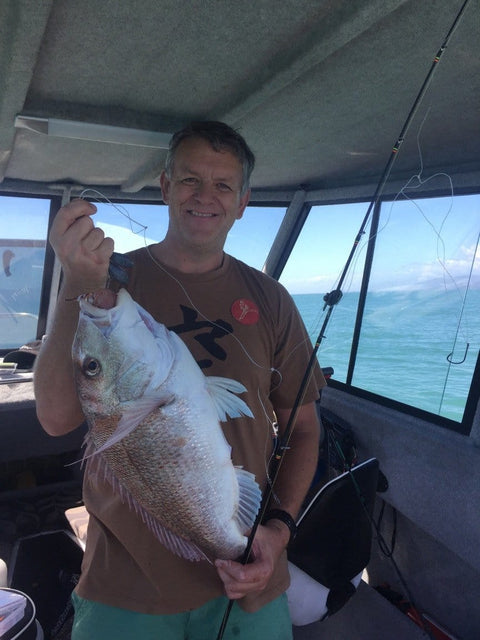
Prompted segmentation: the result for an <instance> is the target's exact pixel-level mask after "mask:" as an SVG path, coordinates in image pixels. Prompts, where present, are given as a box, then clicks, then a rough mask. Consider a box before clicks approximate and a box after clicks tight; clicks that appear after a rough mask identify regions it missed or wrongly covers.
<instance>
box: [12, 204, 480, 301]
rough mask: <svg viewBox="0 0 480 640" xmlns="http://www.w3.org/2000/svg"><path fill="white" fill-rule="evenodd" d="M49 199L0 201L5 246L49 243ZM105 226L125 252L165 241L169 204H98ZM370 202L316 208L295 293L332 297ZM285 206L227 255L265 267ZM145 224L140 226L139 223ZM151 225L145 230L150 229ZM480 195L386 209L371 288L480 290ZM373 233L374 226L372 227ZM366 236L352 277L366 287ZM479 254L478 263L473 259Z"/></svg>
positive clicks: (288, 273)
mask: <svg viewBox="0 0 480 640" xmlns="http://www.w3.org/2000/svg"><path fill="white" fill-rule="evenodd" d="M48 206H49V201H48V200H36V199H31V198H26V199H23V198H14V197H6V198H4V197H2V198H0V242H1V243H2V244H3V245H6V244H8V241H7V242H5V240H8V239H11V238H17V239H18V238H27V239H44V238H45V236H46V226H47V221H48ZM99 209H100V212H99V213H98V214H97V216H96V219H97V222H98V226H101V227H102V228H103V229H104V231H105V232H106V233H107V234H108V235H110V236H111V237H113V238H114V240H115V250H116V251H119V252H123V251H127V250H129V249H132V248H136V247H140V246H144V245H145V244H146V243H147V244H148V243H150V242H155V241H157V240H159V239H161V238H162V237H163V236H164V234H165V231H166V228H167V211H166V207H165V206H162V205H151V206H150V205H149V206H142V205H135V204H130V203H128V204H125V205H123V206H121V205H120V206H118V205H111V204H108V203H104V204H100V205H99ZM367 209H368V203H355V204H349V205H329V206H317V207H314V208H313V209H312V212H311V213H310V216H309V218H308V220H307V222H306V224H305V226H304V228H303V230H302V234H301V236H300V241H299V243H297V246H296V248H295V249H294V252H293V254H292V257H291V259H290V261H289V263H288V264H287V266H286V268H285V270H284V272H283V274H282V276H281V279H280V280H281V282H282V283H283V284H284V285H285V286H286V287H287V288H288V289H289V291H290V292H291V293H325V292H326V291H330V290H331V289H332V288H334V286H335V284H336V282H337V280H338V278H339V276H340V274H341V273H342V270H343V268H344V265H345V263H346V260H347V257H348V255H349V254H350V251H351V249H352V246H353V243H354V240H355V238H356V236H357V233H358V231H359V228H360V225H361V223H362V221H363V219H364V217H365V214H366V212H367ZM284 213H285V208H269V207H267V208H264V207H249V208H248V209H247V210H246V212H245V214H244V217H243V218H242V219H241V220H240V221H238V222H237V223H236V224H235V225H234V227H233V229H232V231H231V232H230V235H229V238H228V240H227V245H226V251H227V252H228V253H231V254H233V255H235V256H236V257H238V258H240V259H242V260H244V261H245V262H247V263H248V264H251V265H252V266H254V267H256V268H258V269H261V268H262V267H263V264H264V262H265V259H266V257H267V255H268V251H269V249H270V246H271V244H272V242H273V239H274V237H275V234H276V232H277V230H278V228H279V226H280V223H281V220H282V217H283V215H284ZM138 223H140V224H138ZM144 227H146V229H144ZM479 227H480V196H478V195H473V196H455V197H453V198H435V199H432V200H429V201H427V200H419V201H416V202H414V203H413V202H409V201H403V202H400V201H397V202H395V203H393V204H387V205H385V206H384V212H383V214H382V218H381V221H380V225H379V231H378V236H377V248H376V258H375V261H374V265H373V270H372V282H371V284H372V288H373V289H376V290H380V291H381V290H392V289H394V290H402V289H415V288H428V287H437V286H438V287H440V286H445V283H447V285H448V286H450V285H451V286H454V285H458V284H462V283H465V282H466V281H467V279H468V278H470V283H471V285H472V286H474V287H475V288H480V253H479V250H478V238H479V232H480V228H479ZM367 231H368V227H367ZM365 253H366V235H364V236H363V237H362V240H361V241H360V243H359V245H358V247H357V249H356V251H355V254H354V259H353V261H352V264H351V268H350V270H349V272H348V274H347V277H346V279H345V288H346V289H347V290H351V291H355V290H358V288H359V286H360V277H361V272H362V266H363V260H364V258H365ZM474 256H475V259H474Z"/></svg>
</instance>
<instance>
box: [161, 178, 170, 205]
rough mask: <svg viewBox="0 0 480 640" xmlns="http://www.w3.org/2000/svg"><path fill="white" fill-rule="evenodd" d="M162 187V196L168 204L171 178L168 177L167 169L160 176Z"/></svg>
mask: <svg viewBox="0 0 480 640" xmlns="http://www.w3.org/2000/svg"><path fill="white" fill-rule="evenodd" d="M160 187H161V189H162V197H163V201H164V202H165V204H168V196H169V193H170V179H169V178H168V177H167V174H166V173H165V171H162V174H161V176H160Z"/></svg>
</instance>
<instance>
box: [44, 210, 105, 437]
mask: <svg viewBox="0 0 480 640" xmlns="http://www.w3.org/2000/svg"><path fill="white" fill-rule="evenodd" d="M95 212H96V207H95V206H94V205H92V204H90V203H88V202H86V201H84V200H74V201H72V202H71V203H69V204H68V205H66V206H64V207H62V208H61V209H60V210H59V212H58V213H57V215H56V217H55V220H54V222H53V225H52V229H51V232H50V238H49V239H50V243H51V244H52V246H53V248H54V250H55V253H56V255H57V258H58V259H59V261H60V263H61V264H62V268H63V284H62V287H61V290H60V293H59V297H58V302H57V306H56V309H55V316H54V320H53V323H52V327H51V330H50V332H49V334H48V336H47V338H46V341H45V342H44V344H43V345H42V348H41V350H40V353H39V355H38V356H37V359H36V360H37V361H36V364H35V375H34V389H35V401H36V408H37V416H38V419H39V421H40V423H41V425H42V426H43V428H44V429H45V431H47V433H49V434H51V435H62V434H64V433H67V432H69V431H72V430H73V429H75V428H76V427H77V426H78V425H79V424H81V423H82V422H83V419H84V417H83V413H82V410H81V407H80V404H79V402H78V397H77V393H76V390H75V384H74V379H73V367H72V355H71V349H72V342H73V337H74V335H75V330H76V327H77V321H78V303H77V302H76V299H77V297H78V296H79V295H81V294H82V293H88V292H89V291H94V290H96V289H98V288H101V287H103V286H105V282H106V278H107V273H108V265H109V259H110V256H111V254H112V251H113V240H112V239H111V238H105V236H104V233H103V231H102V230H101V229H97V228H96V227H95V226H94V224H93V222H92V220H91V216H92V215H93V214H94V213H95Z"/></svg>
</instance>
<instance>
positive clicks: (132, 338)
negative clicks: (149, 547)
mask: <svg viewBox="0 0 480 640" xmlns="http://www.w3.org/2000/svg"><path fill="white" fill-rule="evenodd" d="M79 304H80V316H79V321H78V326H77V331H76V334H75V338H74V342H73V347H72V356H73V362H74V372H75V382H76V386H77V392H78V397H79V400H80V403H81V405H82V409H83V411H84V414H85V417H86V419H87V422H88V426H89V430H88V433H87V437H86V451H85V458H86V459H88V467H87V473H101V474H102V476H104V477H105V478H106V479H107V480H108V481H109V482H110V483H111V485H112V486H113V488H114V489H115V490H116V491H118V492H119V494H120V496H121V498H122V500H123V501H124V502H126V503H127V504H128V505H129V507H130V508H132V509H134V510H135V511H136V512H137V513H138V514H139V515H140V516H141V518H142V519H143V520H144V522H145V523H146V525H147V526H148V527H149V528H150V529H151V531H152V532H153V533H154V534H155V535H156V536H157V538H158V539H159V540H160V542H161V543H162V544H163V545H165V547H167V548H168V549H169V550H170V551H172V552H173V553H176V554H177V555H180V556H182V557H184V558H186V559H188V560H201V559H207V560H210V561H212V560H213V559H215V558H222V559H235V558H238V557H239V556H240V555H241V554H242V552H243V551H244V549H245V546H246V543H247V538H246V534H247V533H248V531H249V529H250V528H251V527H252V525H253V523H254V521H255V517H256V515H257V512H258V509H259V507H260V501H261V492H260V488H259V486H258V484H257V482H256V480H255V477H254V475H253V474H252V473H249V472H248V471H246V470H244V469H242V468H239V467H234V465H233V463H232V460H231V455H230V446H229V445H228V443H227V441H226V439H225V436H224V435H223V432H222V429H221V426H220V421H225V420H227V416H229V417H231V418H234V417H238V416H241V415H246V416H249V417H252V418H253V415H252V413H251V411H250V409H249V408H248V406H247V405H246V403H245V402H244V401H243V400H242V399H241V398H239V397H238V396H237V395H236V394H239V393H242V392H244V391H246V389H245V387H244V386H243V385H242V384H240V383H239V382H236V381H234V380H230V379H228V378H220V377H214V376H205V375H204V374H203V372H202V371H201V370H200V368H199V366H198V365H197V363H196V362H195V360H194V358H193V356H192V355H191V353H190V351H189V350H188V348H187V347H186V345H185V344H184V343H183V341H182V340H181V339H180V338H179V337H178V336H177V335H176V334H175V333H173V332H172V331H169V330H168V329H167V328H166V327H165V326H164V325H162V324H160V323H158V322H156V321H155V320H154V319H153V318H152V316H151V315H150V314H149V313H147V312H146V311H145V309H143V308H142V307H141V306H140V305H138V304H137V303H136V302H135V301H134V300H133V299H132V298H131V296H130V295H129V293H128V292H127V291H126V290H125V289H121V290H120V291H119V293H118V294H114V293H113V292H111V291H109V290H107V289H104V290H101V291H98V292H96V293H92V294H88V295H84V296H81V297H80V298H79Z"/></svg>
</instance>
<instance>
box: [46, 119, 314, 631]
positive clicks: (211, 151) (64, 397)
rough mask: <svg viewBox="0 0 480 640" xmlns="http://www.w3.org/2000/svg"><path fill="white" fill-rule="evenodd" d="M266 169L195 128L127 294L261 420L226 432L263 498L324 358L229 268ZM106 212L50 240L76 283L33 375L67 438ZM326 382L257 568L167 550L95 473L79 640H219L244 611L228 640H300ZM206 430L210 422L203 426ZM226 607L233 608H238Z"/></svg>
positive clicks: (176, 141)
mask: <svg viewBox="0 0 480 640" xmlns="http://www.w3.org/2000/svg"><path fill="white" fill-rule="evenodd" d="M253 165H254V157H253V154H252V152H251V151H250V149H249V148H248V146H247V145H246V143H245V141H244V140H243V138H242V137H241V136H239V135H238V134H237V133H236V132H235V131H233V130H232V129H231V128H230V127H228V126H227V125H225V124H223V123H217V122H203V123H192V124H191V125H189V126H188V127H186V128H185V129H184V130H182V131H180V132H178V133H177V134H175V135H174V136H173V138H172V141H171V144H170V150H169V154H168V157H167V162H166V168H165V171H164V172H163V173H162V176H161V187H162V193H163V198H164V201H165V203H167V204H168V206H169V226H168V231H167V234H166V236H165V238H164V240H163V241H161V242H159V243H158V244H154V245H152V246H150V247H145V248H144V249H141V250H139V251H136V252H133V253H132V254H131V257H132V259H133V262H134V266H133V268H132V271H131V273H130V277H129V282H128V287H127V288H128V289H129V291H130V292H131V293H132V295H133V297H134V299H135V300H136V301H137V302H138V303H139V304H141V305H142V306H143V307H145V308H146V309H147V310H148V311H149V312H150V313H151V314H152V315H153V316H154V317H155V318H156V319H157V320H158V321H160V322H162V323H164V324H165V325H166V326H167V327H169V328H170V329H172V330H175V331H176V332H177V333H178V334H179V335H180V337H182V339H184V341H185V342H186V343H187V345H188V347H189V348H190V350H191V351H192V353H193V355H194V357H195V359H196V360H197V362H198V363H199V365H200V366H201V367H202V368H203V370H204V373H205V374H206V375H217V376H225V377H230V378H233V379H236V380H239V381H240V382H242V384H244V385H245V386H246V387H247V390H248V394H247V397H245V396H244V399H245V400H246V402H247V404H248V405H249V407H250V408H251V409H252V411H253V414H254V416H255V420H254V421H252V420H251V419H250V418H243V419H235V420H231V421H229V422H228V423H223V424H222V427H223V429H224V432H225V435H226V438H227V441H228V442H229V444H230V445H231V446H232V459H233V462H234V464H237V465H243V466H244V467H245V468H246V469H247V470H248V471H251V472H253V473H255V476H256V478H257V481H258V482H259V484H260V485H261V487H262V488H265V486H266V484H267V481H268V471H267V468H268V463H269V460H270V457H271V452H272V442H273V438H272V435H273V431H274V429H275V428H276V424H277V423H278V425H279V428H280V432H282V430H283V429H284V428H285V426H286V424H287V421H288V418H289V415H290V409H291V407H292V406H293V403H294V400H295V397H296V392H297V389H298V385H299V382H300V380H301V378H302V375H303V373H304V370H305V367H306V363H307V361H308V357H309V354H310V352H311V348H310V347H309V346H308V344H309V341H308V338H307V336H306V334H305V330H304V328H303V325H302V323H301V321H300V320H299V317H298V313H297V312H296V310H295V308H294V305H293V302H292V301H291V299H290V297H289V296H288V294H287V293H286V291H285V290H284V289H283V288H282V287H280V285H279V284H278V283H277V282H275V281H274V280H272V279H271V278H269V277H268V276H266V275H264V274H261V273H260V272H258V271H256V270H254V269H251V268H250V267H247V266H246V265H244V264H243V263H241V262H239V261H237V260H235V259H233V258H232V257H231V256H228V255H226V254H225V253H224V251H223V246H224V243H225V239H226V237H227V234H228V232H229V230H230V228H231V227H232V225H233V224H234V222H235V221H236V220H238V219H239V218H241V217H242V215H243V212H244V210H245V207H246V206H247V203H248V199H249V196H250V191H249V178H250V174H251V171H252V169H253ZM95 210H96V209H95V207H94V206H93V205H92V204H89V203H87V202H85V201H83V200H76V201H73V202H71V203H70V204H68V205H66V206H65V207H63V208H62V209H61V210H60V211H59V212H58V214H57V216H56V218H55V221H54V223H53V226H52V230H51V234H50V241H51V243H52V245H53V247H54V249H55V252H56V254H57V257H58V258H59V260H60V262H61V263H62V266H63V273H64V280H63V284H62V289H61V291H60V295H59V299H58V305H57V309H56V313H55V319H54V322H53V326H52V329H51V332H50V334H49V336H48V339H47V341H46V343H45V345H44V347H43V348H42V352H41V354H40V355H39V357H38V361H37V365H36V372H35V393H36V401H37V414H38V417H39V420H40V422H41V423H42V425H43V427H44V428H45V430H46V431H47V432H48V433H50V434H52V435H60V434H63V433H66V432H68V431H70V430H71V429H74V428H76V427H77V426H78V425H79V424H80V423H81V422H82V421H83V420H84V417H83V413H82V411H81V408H80V405H79V402H78V399H77V395H76V391H75V386H74V382H73V376H72V363H71V357H70V350H71V344H72V340H73V335H74V332H75V328H76V323H77V318H78V305H77V304H76V303H75V302H72V299H73V300H75V299H76V298H77V297H78V296H79V295H80V294H82V293H85V292H88V291H94V290H96V289H98V288H101V287H103V286H105V282H106V278H107V271H108V265H109V258H110V256H111V254H112V251H113V240H112V239H110V238H106V237H104V234H103V232H102V231H101V230H99V229H97V228H95V226H94V223H93V221H92V215H93V214H94V213H95ZM318 377H319V379H317V381H314V382H312V384H311V385H310V386H309V389H308V390H307V393H306V395H305V399H304V404H303V405H302V406H301V407H300V409H299V411H298V414H297V419H296V423H295V429H294V431H293V434H292V438H291V441H290V444H289V451H288V453H287V455H286V456H285V460H284V463H283V465H282V467H281V470H280V473H279V475H278V480H277V482H276V484H275V488H274V493H275V500H276V501H275V503H274V504H272V508H274V509H275V511H272V512H271V514H270V515H271V517H270V518H269V519H268V520H265V521H264V524H262V525H260V526H259V527H258V530H257V533H256V535H255V540H254V544H253V554H252V555H253V559H252V562H250V563H248V564H247V565H242V564H241V563H239V562H235V561H231V560H229V561H225V560H216V561H215V563H214V564H212V565H210V564H209V563H208V562H188V561H186V560H183V559H182V558H179V557H178V556H176V555H174V554H172V553H170V552H168V551H167V550H166V549H165V548H164V547H162V545H160V544H159V543H158V541H157V540H156V539H155V537H154V536H153V534H152V533H151V532H150V531H149V530H148V529H147V527H146V526H145V525H144V524H143V523H142V522H141V520H140V519H139V517H138V516H137V515H136V514H135V513H133V512H132V511H131V510H129V508H128V506H126V505H124V504H123V503H122V502H121V500H120V497H119V496H117V495H115V493H114V491H113V489H112V487H110V486H109V485H108V483H107V482H102V481H100V480H99V479H92V478H90V477H89V474H88V467H87V472H86V478H85V483H84V500H85V504H86V506H87V509H88V511H89V513H90V522H89V530H88V538H87V548H86V552H85V558H84V563H83V567H82V576H81V579H80V583H79V585H78V587H77V589H76V593H75V594H74V603H75V607H76V618H75V625H74V630H73V636H72V637H73V639H74V640H83V639H87V638H88V639H89V640H95V639H96V638H98V639H100V638H102V639H103V638H110V637H111V638H116V639H122V638H135V639H136V638H138V639H139V640H141V639H143V638H150V637H151V638H154V637H158V638H162V640H180V639H183V638H189V639H191V640H195V639H198V640H200V639H201V640H203V639H205V640H206V639H209V640H210V639H214V638H215V637H216V634H217V631H218V628H219V625H220V622H221V620H222V617H223V613H224V611H225V606H226V602H227V598H230V599H234V600H236V601H237V603H236V604H235V605H234V607H233V608H232V612H231V616H230V620H229V624H228V625H227V629H226V632H225V635H224V637H225V638H226V639H227V638H238V639H242V638H245V639H248V640H254V639H255V638H262V640H269V639H272V640H273V639H275V640H288V639H290V638H291V637H292V636H291V625H290V623H289V617H288V609H287V605H286V598H285V594H284V591H285V589H286V587H287V586H288V571H287V566H286V553H285V548H286V546H287V544H288V542H289V539H290V536H291V529H292V526H291V519H293V518H295V517H296V516H297V513H298V511H299V509H300V506H301V503H302V500H303V498H304V495H305V493H306V491H307V489H308V487H309V485H310V482H311V479H312V477H313V474H314V471H315V467H316V462H317V451H318V439H319V425H318V420H317V416H316V411H315V404H314V401H315V399H316V398H317V395H318V393H317V392H318V387H319V386H321V385H322V384H323V382H324V381H323V378H322V377H321V375H320V376H318ZM199 419H200V417H199ZM225 596H226V597H225Z"/></svg>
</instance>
